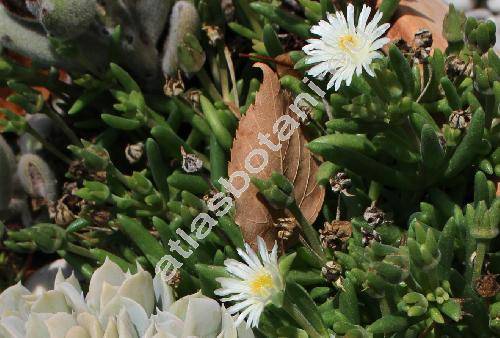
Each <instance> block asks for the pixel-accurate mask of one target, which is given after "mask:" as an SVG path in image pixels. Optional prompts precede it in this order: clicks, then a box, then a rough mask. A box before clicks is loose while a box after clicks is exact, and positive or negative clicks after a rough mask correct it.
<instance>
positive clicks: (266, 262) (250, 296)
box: [215, 237, 285, 327]
mask: <svg viewBox="0 0 500 338" xmlns="http://www.w3.org/2000/svg"><path fill="white" fill-rule="evenodd" d="M257 243H258V247H259V256H260V257H259V256H257V254H256V253H255V252H254V251H253V250H252V248H250V246H249V245H248V244H245V249H246V252H245V251H243V250H241V249H238V254H239V255H240V256H241V258H243V260H244V261H245V263H246V264H244V263H241V262H238V261H236V260H234V259H228V260H226V261H225V262H224V265H225V266H226V270H227V272H229V273H230V274H231V275H232V276H233V277H234V278H218V279H217V281H218V282H219V283H220V284H221V288H220V289H218V290H216V291H215V294H216V295H218V296H223V297H225V296H229V297H227V298H222V299H221V300H222V301H223V302H235V305H233V306H231V307H229V308H228V309H227V310H228V312H229V313H230V314H231V315H233V314H236V313H239V316H238V319H237V320H236V325H239V324H240V323H242V322H243V321H244V320H245V318H247V327H257V326H258V325H259V319H260V316H261V314H262V312H263V311H264V308H265V307H266V305H268V304H269V303H270V302H271V299H272V297H273V296H274V295H275V294H277V293H278V292H280V291H283V289H284V287H285V285H284V281H283V278H282V277H281V274H280V271H279V266H278V246H277V244H275V245H274V247H273V249H272V251H271V253H269V252H268V251H267V248H266V244H265V243H264V240H263V239H262V238H260V237H258V238H257Z"/></svg>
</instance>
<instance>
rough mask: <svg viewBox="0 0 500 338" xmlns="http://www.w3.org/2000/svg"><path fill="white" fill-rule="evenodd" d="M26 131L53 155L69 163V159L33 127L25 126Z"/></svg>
mask: <svg viewBox="0 0 500 338" xmlns="http://www.w3.org/2000/svg"><path fill="white" fill-rule="evenodd" d="M26 132H27V133H29V134H30V135H31V136H33V137H34V138H35V139H36V140H37V141H38V142H40V143H41V144H42V146H43V147H44V148H45V149H47V150H48V151H49V152H51V153H52V154H53V155H54V156H56V157H57V158H59V159H60V160H61V161H63V162H65V163H66V164H70V163H71V159H70V158H69V157H67V156H66V155H64V154H63V153H62V152H61V151H59V149H57V148H56V147H55V146H53V145H52V144H51V143H49V142H47V140H45V139H44V138H43V137H42V135H40V134H39V133H38V132H37V131H36V130H35V129H33V128H32V127H31V126H29V125H27V126H26Z"/></svg>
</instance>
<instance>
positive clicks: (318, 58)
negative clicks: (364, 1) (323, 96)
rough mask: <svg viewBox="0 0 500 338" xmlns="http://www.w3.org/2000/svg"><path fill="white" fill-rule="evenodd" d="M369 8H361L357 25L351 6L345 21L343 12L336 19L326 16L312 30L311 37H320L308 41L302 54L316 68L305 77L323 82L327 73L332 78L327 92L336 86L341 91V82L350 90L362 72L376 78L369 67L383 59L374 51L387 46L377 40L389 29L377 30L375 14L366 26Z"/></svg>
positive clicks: (385, 41) (385, 26)
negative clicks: (315, 78)
mask: <svg viewBox="0 0 500 338" xmlns="http://www.w3.org/2000/svg"><path fill="white" fill-rule="evenodd" d="M370 11H371V9H370V7H368V6H366V5H363V9H362V10H361V14H360V15H359V19H358V25H357V26H356V25H355V21H354V6H353V5H352V4H349V5H348V6H347V20H346V18H345V16H344V14H343V13H342V12H340V11H339V12H336V13H335V15H332V14H331V13H328V14H327V19H328V22H327V21H324V20H321V21H320V22H319V23H318V24H317V25H316V26H313V27H312V28H311V33H314V34H316V35H319V37H320V38H319V39H309V40H307V42H308V43H309V44H308V45H306V46H304V48H303V51H304V52H305V53H306V54H307V55H308V56H309V57H308V58H307V59H306V63H307V64H316V65H315V66H314V67H312V68H311V69H310V70H309V71H308V74H309V75H311V76H314V77H319V78H323V77H324V76H325V75H326V74H327V73H331V74H332V78H331V79H330V81H329V82H328V85H327V88H328V89H330V88H331V87H332V86H333V85H335V90H338V89H339V88H340V85H341V83H342V81H345V82H346V84H347V85H348V86H349V85H350V84H351V80H352V77H353V76H354V74H355V73H356V75H361V73H362V71H363V68H364V69H365V70H366V72H367V73H368V74H369V75H371V76H375V74H374V72H373V70H372V69H371V67H370V64H371V63H372V61H373V60H374V59H378V58H381V57H382V54H381V53H379V52H378V51H377V50H378V49H380V48H382V47H383V46H384V45H385V44H386V43H388V42H389V38H386V37H384V38H380V36H382V35H383V34H384V33H385V31H386V30H387V29H388V28H389V26H390V25H389V24H388V23H385V24H383V25H381V26H377V25H378V23H379V21H380V19H381V18H382V13H381V12H379V11H377V13H376V14H375V16H374V18H373V20H372V21H370V22H368V17H369V16H370Z"/></svg>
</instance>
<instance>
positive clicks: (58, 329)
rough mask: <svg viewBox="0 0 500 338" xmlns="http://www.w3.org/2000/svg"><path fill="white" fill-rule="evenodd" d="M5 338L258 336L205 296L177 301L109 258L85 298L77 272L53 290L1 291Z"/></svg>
mask: <svg viewBox="0 0 500 338" xmlns="http://www.w3.org/2000/svg"><path fill="white" fill-rule="evenodd" d="M0 304H1V307H0V333H2V336H3V337H6V338H13V337H40V338H42V337H47V338H48V337H54V336H57V337H66V336H71V337H82V338H83V337H95V338H101V337H118V336H120V337H151V338H153V337H188V336H197V337H234V338H235V337H254V335H253V333H252V331H251V330H248V329H245V328H244V327H243V326H242V327H239V328H238V329H236V327H234V321H233V319H232V317H231V316H229V315H228V314H227V312H226V310H225V309H224V308H223V307H222V308H221V307H220V305H219V304H218V303H217V302H216V301H215V300H213V299H210V298H208V297H205V296H203V295H201V294H194V295H189V296H186V297H184V298H181V299H179V300H177V301H175V300H174V296H173V291H172V289H171V287H170V286H168V285H166V284H165V283H164V282H163V281H162V279H161V278H159V275H158V276H156V277H155V278H152V277H151V275H150V274H149V273H148V272H146V271H144V270H142V269H140V270H138V271H137V273H135V274H130V272H127V273H125V272H123V271H122V270H121V269H120V267H118V266H117V265H116V264H114V263H112V262H111V261H109V260H106V261H105V262H104V264H103V265H102V266H101V267H100V268H99V269H97V270H96V271H95V272H94V274H93V275H92V279H91V281H90V286H89V291H88V293H87V296H86V297H84V296H83V292H82V289H81V287H80V284H79V282H78V280H77V279H76V278H75V276H74V275H71V276H70V277H69V278H64V276H63V274H62V272H61V271H59V273H58V274H57V276H56V280H55V283H54V290H49V291H46V292H44V293H42V294H41V295H34V294H31V293H30V292H29V291H28V290H27V289H25V288H24V287H23V286H22V285H20V284H16V285H14V286H12V287H10V288H8V289H7V290H5V291H4V292H3V293H1V294H0Z"/></svg>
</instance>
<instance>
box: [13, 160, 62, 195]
mask: <svg viewBox="0 0 500 338" xmlns="http://www.w3.org/2000/svg"><path fill="white" fill-rule="evenodd" d="M17 176H18V177H19V181H20V182H21V186H22V187H23V189H24V190H25V191H26V193H27V194H28V195H30V196H31V197H36V198H43V199H45V200H47V201H55V199H56V195H57V192H56V183H57V182H56V179H55V177H54V173H53V172H52V170H51V169H50V168H49V166H48V164H47V163H46V162H45V161H44V160H43V159H42V158H41V157H40V156H38V155H34V154H25V155H23V156H21V158H20V159H19V163H18V165H17Z"/></svg>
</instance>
